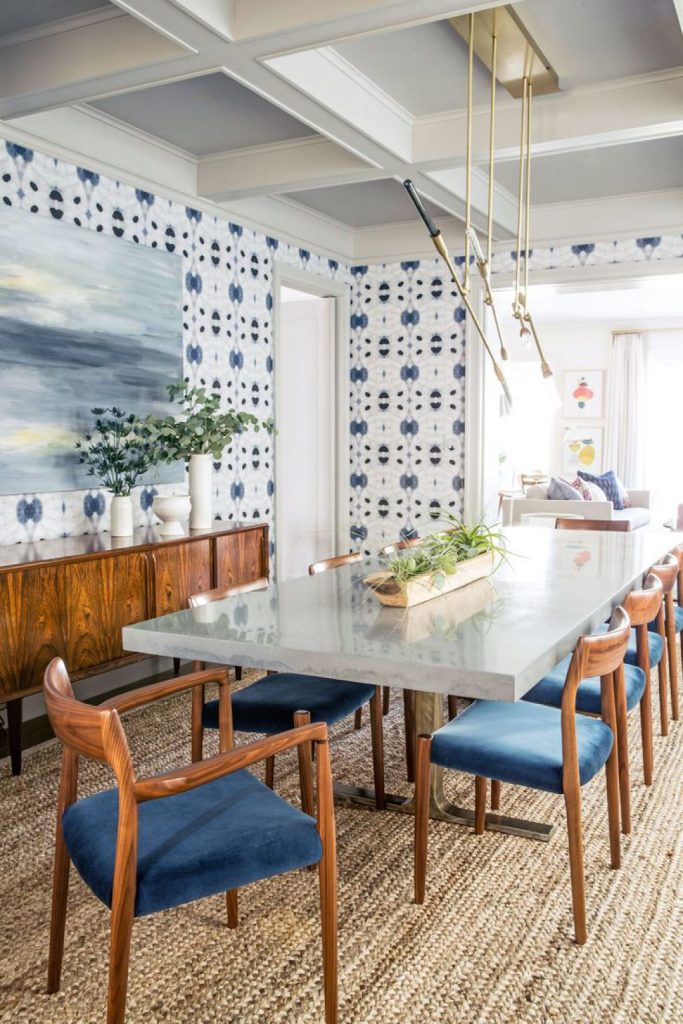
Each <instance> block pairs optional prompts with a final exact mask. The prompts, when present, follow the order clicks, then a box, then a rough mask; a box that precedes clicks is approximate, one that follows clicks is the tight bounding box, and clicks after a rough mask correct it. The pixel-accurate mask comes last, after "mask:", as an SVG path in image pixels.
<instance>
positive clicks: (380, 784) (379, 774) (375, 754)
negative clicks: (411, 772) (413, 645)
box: [370, 686, 384, 811]
mask: <svg viewBox="0 0 683 1024" xmlns="http://www.w3.org/2000/svg"><path fill="white" fill-rule="evenodd" d="M370 729H371V732H372V774H373V778H374V782H375V807H376V808H377V810H378V811H383V810H384V729H383V724H382V690H381V687H379V686H376V687H375V695H374V697H372V698H371V699H370Z"/></svg>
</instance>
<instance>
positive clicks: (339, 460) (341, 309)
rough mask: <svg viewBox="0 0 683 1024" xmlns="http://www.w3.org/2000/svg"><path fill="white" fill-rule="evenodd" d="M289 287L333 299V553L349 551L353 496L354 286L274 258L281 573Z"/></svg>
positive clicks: (277, 558) (275, 466)
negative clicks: (281, 369)
mask: <svg viewBox="0 0 683 1024" xmlns="http://www.w3.org/2000/svg"><path fill="white" fill-rule="evenodd" d="M283 285H285V286H286V287H289V288H295V289H296V290H297V291H302V292H308V293H309V294H310V295H318V296H320V298H324V299H327V298H332V299H334V337H333V349H334V354H333V365H334V370H335V388H334V395H335V415H334V445H333V448H334V450H333V451H332V452H330V457H331V459H332V460H333V463H334V474H333V479H334V488H335V500H334V522H333V524H332V525H333V530H334V537H335V550H334V551H331V552H330V555H334V554H343V553H345V552H346V551H348V550H350V548H351V543H350V540H349V529H348V527H349V522H350V517H349V500H350V493H351V492H350V482H349V474H350V460H349V444H348V439H349V416H350V413H349V401H350V400H349V394H350V392H349V372H350V367H351V354H350V346H349V329H348V327H349V310H350V308H351V287H350V285H348V284H346V283H345V282H344V281H335V280H331V279H330V278H327V277H323V276H322V275H320V274H314V273H312V272H310V271H308V270H300V269H299V268H297V267H291V266H289V265H288V264H287V263H283V262H282V261H280V260H275V261H274V265H273V419H274V422H275V444H274V464H273V479H274V482H275V506H274V524H273V525H274V531H273V532H274V535H275V573H276V577H277V576H278V575H279V571H280V568H281V563H280V556H279V554H278V547H277V524H278V519H279V514H280V503H281V491H280V488H279V486H278V480H277V473H278V466H279V465H281V458H280V445H281V443H282V442H281V440H280V435H279V434H278V432H277V410H278V405H281V404H282V400H281V390H280V389H281V387H282V377H281V375H280V374H279V373H278V365H279V361H280V359H281V357H282V355H283V353H282V330H281V316H282V310H281V301H280V289H281V288H282V286H283Z"/></svg>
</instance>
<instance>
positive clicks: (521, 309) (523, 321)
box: [512, 75, 553, 380]
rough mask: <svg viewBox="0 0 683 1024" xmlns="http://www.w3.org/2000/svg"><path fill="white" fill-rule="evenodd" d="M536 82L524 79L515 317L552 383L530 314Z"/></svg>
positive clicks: (527, 78) (546, 361) (542, 370)
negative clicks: (532, 135) (533, 132)
mask: <svg viewBox="0 0 683 1024" xmlns="http://www.w3.org/2000/svg"><path fill="white" fill-rule="evenodd" d="M532 98H533V81H532V79H531V77H529V76H528V75H525V77H524V82H523V88H522V118H521V131H520V141H519V206H518V208H517V259H516V261H515V294H514V298H513V302H512V315H513V316H514V318H515V319H516V320H518V321H519V324H520V331H519V335H520V338H521V339H522V341H523V342H524V343H525V344H526V343H530V342H531V341H532V340H533V343H534V344H535V346H536V351H537V352H538V358H539V360H540V363H541V373H542V374H543V377H544V379H546V380H550V378H552V376H553V371H552V369H551V367H550V363H549V362H548V360H547V359H546V357H545V353H544V352H543V349H542V347H541V342H540V339H539V337H538V334H537V332H536V325H535V324H534V320H533V317H532V315H531V312H530V310H529V246H530V244H531V230H530V229H531V102H532ZM522 221H524V249H522ZM522 252H523V253H524V278H523V283H522Z"/></svg>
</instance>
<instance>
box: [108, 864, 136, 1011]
mask: <svg viewBox="0 0 683 1024" xmlns="http://www.w3.org/2000/svg"><path fill="white" fill-rule="evenodd" d="M136 859H137V857H136ZM131 868H132V871H131V875H132V877H131V879H130V884H129V885H125V884H124V885H121V886H120V887H118V886H117V885H116V880H115V881H114V900H113V904H112V911H111V945H110V952H109V993H108V997H107V1024H124V1021H125V1017H126V993H127V990H128V961H129V959H130V938H131V933H132V931H133V912H134V907H135V875H134V872H135V860H134V861H133V863H132V865H131ZM117 888H119V892H118V894H117Z"/></svg>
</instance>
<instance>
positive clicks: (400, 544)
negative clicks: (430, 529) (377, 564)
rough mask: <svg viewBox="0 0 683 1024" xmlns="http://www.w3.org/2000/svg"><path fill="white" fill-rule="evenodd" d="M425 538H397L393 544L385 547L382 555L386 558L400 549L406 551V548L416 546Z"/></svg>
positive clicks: (381, 552)
mask: <svg viewBox="0 0 683 1024" xmlns="http://www.w3.org/2000/svg"><path fill="white" fill-rule="evenodd" d="M423 540H424V537H407V538H405V539H403V540H395V541H394V543H393V544H387V545H386V547H383V548H382V550H381V551H380V555H382V556H383V557H384V558H391V556H392V555H395V554H396V553H397V552H398V551H405V550H406V548H416V547H417V546H418V545H419V544H421V543H422V541H423Z"/></svg>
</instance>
